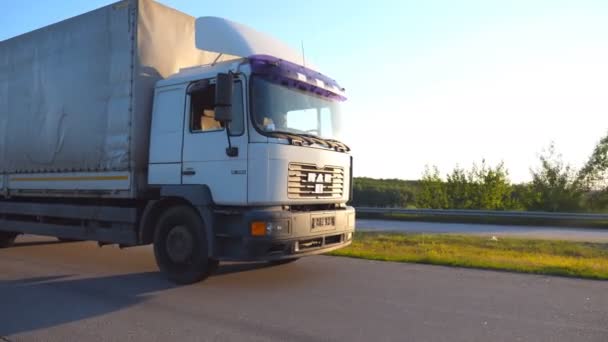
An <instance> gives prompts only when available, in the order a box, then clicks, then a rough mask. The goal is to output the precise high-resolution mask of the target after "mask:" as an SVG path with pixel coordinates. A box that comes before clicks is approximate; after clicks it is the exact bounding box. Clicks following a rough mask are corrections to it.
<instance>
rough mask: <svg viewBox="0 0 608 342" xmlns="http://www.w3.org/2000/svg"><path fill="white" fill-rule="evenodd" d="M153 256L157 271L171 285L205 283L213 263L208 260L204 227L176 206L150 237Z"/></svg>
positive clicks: (192, 213) (191, 213)
mask: <svg viewBox="0 0 608 342" xmlns="http://www.w3.org/2000/svg"><path fill="white" fill-rule="evenodd" d="M154 255H155V257H156V263H157V264H158V268H160V270H161V271H162V272H163V273H165V274H166V276H167V278H169V280H171V281H173V282H175V283H178V284H192V283H196V282H198V281H201V280H203V279H205V278H206V277H207V276H208V275H209V273H210V271H212V269H213V263H212V262H210V261H209V258H208V247H207V235H206V231H205V225H204V224H203V222H202V220H201V217H200V216H199V215H198V213H197V212H196V211H194V210H193V209H192V208H190V207H187V206H179V207H173V208H170V209H168V210H167V211H166V212H165V213H164V214H163V215H161V217H160V219H159V220H158V224H157V226H156V230H155V233H154Z"/></svg>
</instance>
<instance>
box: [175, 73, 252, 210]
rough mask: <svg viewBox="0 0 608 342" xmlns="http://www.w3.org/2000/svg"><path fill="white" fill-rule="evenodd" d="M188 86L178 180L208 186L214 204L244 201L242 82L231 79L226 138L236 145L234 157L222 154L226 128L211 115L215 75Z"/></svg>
mask: <svg viewBox="0 0 608 342" xmlns="http://www.w3.org/2000/svg"><path fill="white" fill-rule="evenodd" d="M207 81H208V84H207ZM200 84H203V86H200ZM192 86H193V87H196V88H194V89H193V90H192V91H190V92H189V94H188V95H187V98H186V120H184V145H183V152H182V160H183V163H182V184H204V185H207V186H209V188H210V189H211V194H212V196H213V200H214V201H215V203H217V204H222V205H243V204H246V203H247V135H246V134H245V127H246V125H245V122H246V121H245V106H244V104H245V82H244V81H243V80H242V79H235V83H234V92H233V100H232V103H233V106H232V114H233V115H232V116H233V121H232V122H231V123H230V140H231V143H232V146H233V147H236V148H238V155H237V156H235V157H231V156H228V155H227V154H226V148H227V147H228V137H227V134H226V128H225V127H222V125H221V124H220V123H219V122H218V121H216V120H215V118H214V115H215V112H214V106H215V104H214V100H215V79H209V80H203V81H202V82H201V81H199V82H197V83H196V84H193V85H192Z"/></svg>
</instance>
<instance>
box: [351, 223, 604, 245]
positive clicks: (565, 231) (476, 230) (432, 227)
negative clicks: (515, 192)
mask: <svg viewBox="0 0 608 342" xmlns="http://www.w3.org/2000/svg"><path fill="white" fill-rule="evenodd" d="M357 229H358V230H360V231H394V232H409V233H457V234H475V235H489V236H498V237H500V236H511V237H524V238H537V239H554V240H572V241H590V242H602V243H608V229H597V228H596V229H592V228H575V227H573V228H568V227H534V226H502V225H490V224H470V223H437V222H410V221H397V220H365V219H357Z"/></svg>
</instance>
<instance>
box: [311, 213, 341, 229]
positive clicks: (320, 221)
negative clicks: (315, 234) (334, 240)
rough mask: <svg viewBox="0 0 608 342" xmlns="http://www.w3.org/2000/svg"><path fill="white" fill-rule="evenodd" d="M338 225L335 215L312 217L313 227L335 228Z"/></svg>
mask: <svg viewBox="0 0 608 342" xmlns="http://www.w3.org/2000/svg"><path fill="white" fill-rule="evenodd" d="M335 226H336V217H335V216H322V217H313V218H312V228H313V229H315V228H333V227H335Z"/></svg>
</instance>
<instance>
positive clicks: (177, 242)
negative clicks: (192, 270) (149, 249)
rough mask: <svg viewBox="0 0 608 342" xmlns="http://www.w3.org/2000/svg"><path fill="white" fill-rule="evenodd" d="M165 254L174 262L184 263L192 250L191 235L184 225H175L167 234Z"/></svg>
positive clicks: (192, 241)
mask: <svg viewBox="0 0 608 342" xmlns="http://www.w3.org/2000/svg"><path fill="white" fill-rule="evenodd" d="M166 250H167V256H168V257H169V259H171V261H172V262H174V263H184V262H186V261H188V259H190V257H191V256H192V253H193V251H194V240H193V236H192V234H191V233H190V231H189V230H188V228H186V227H184V226H175V227H173V228H171V230H170V231H169V234H167V243H166Z"/></svg>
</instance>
